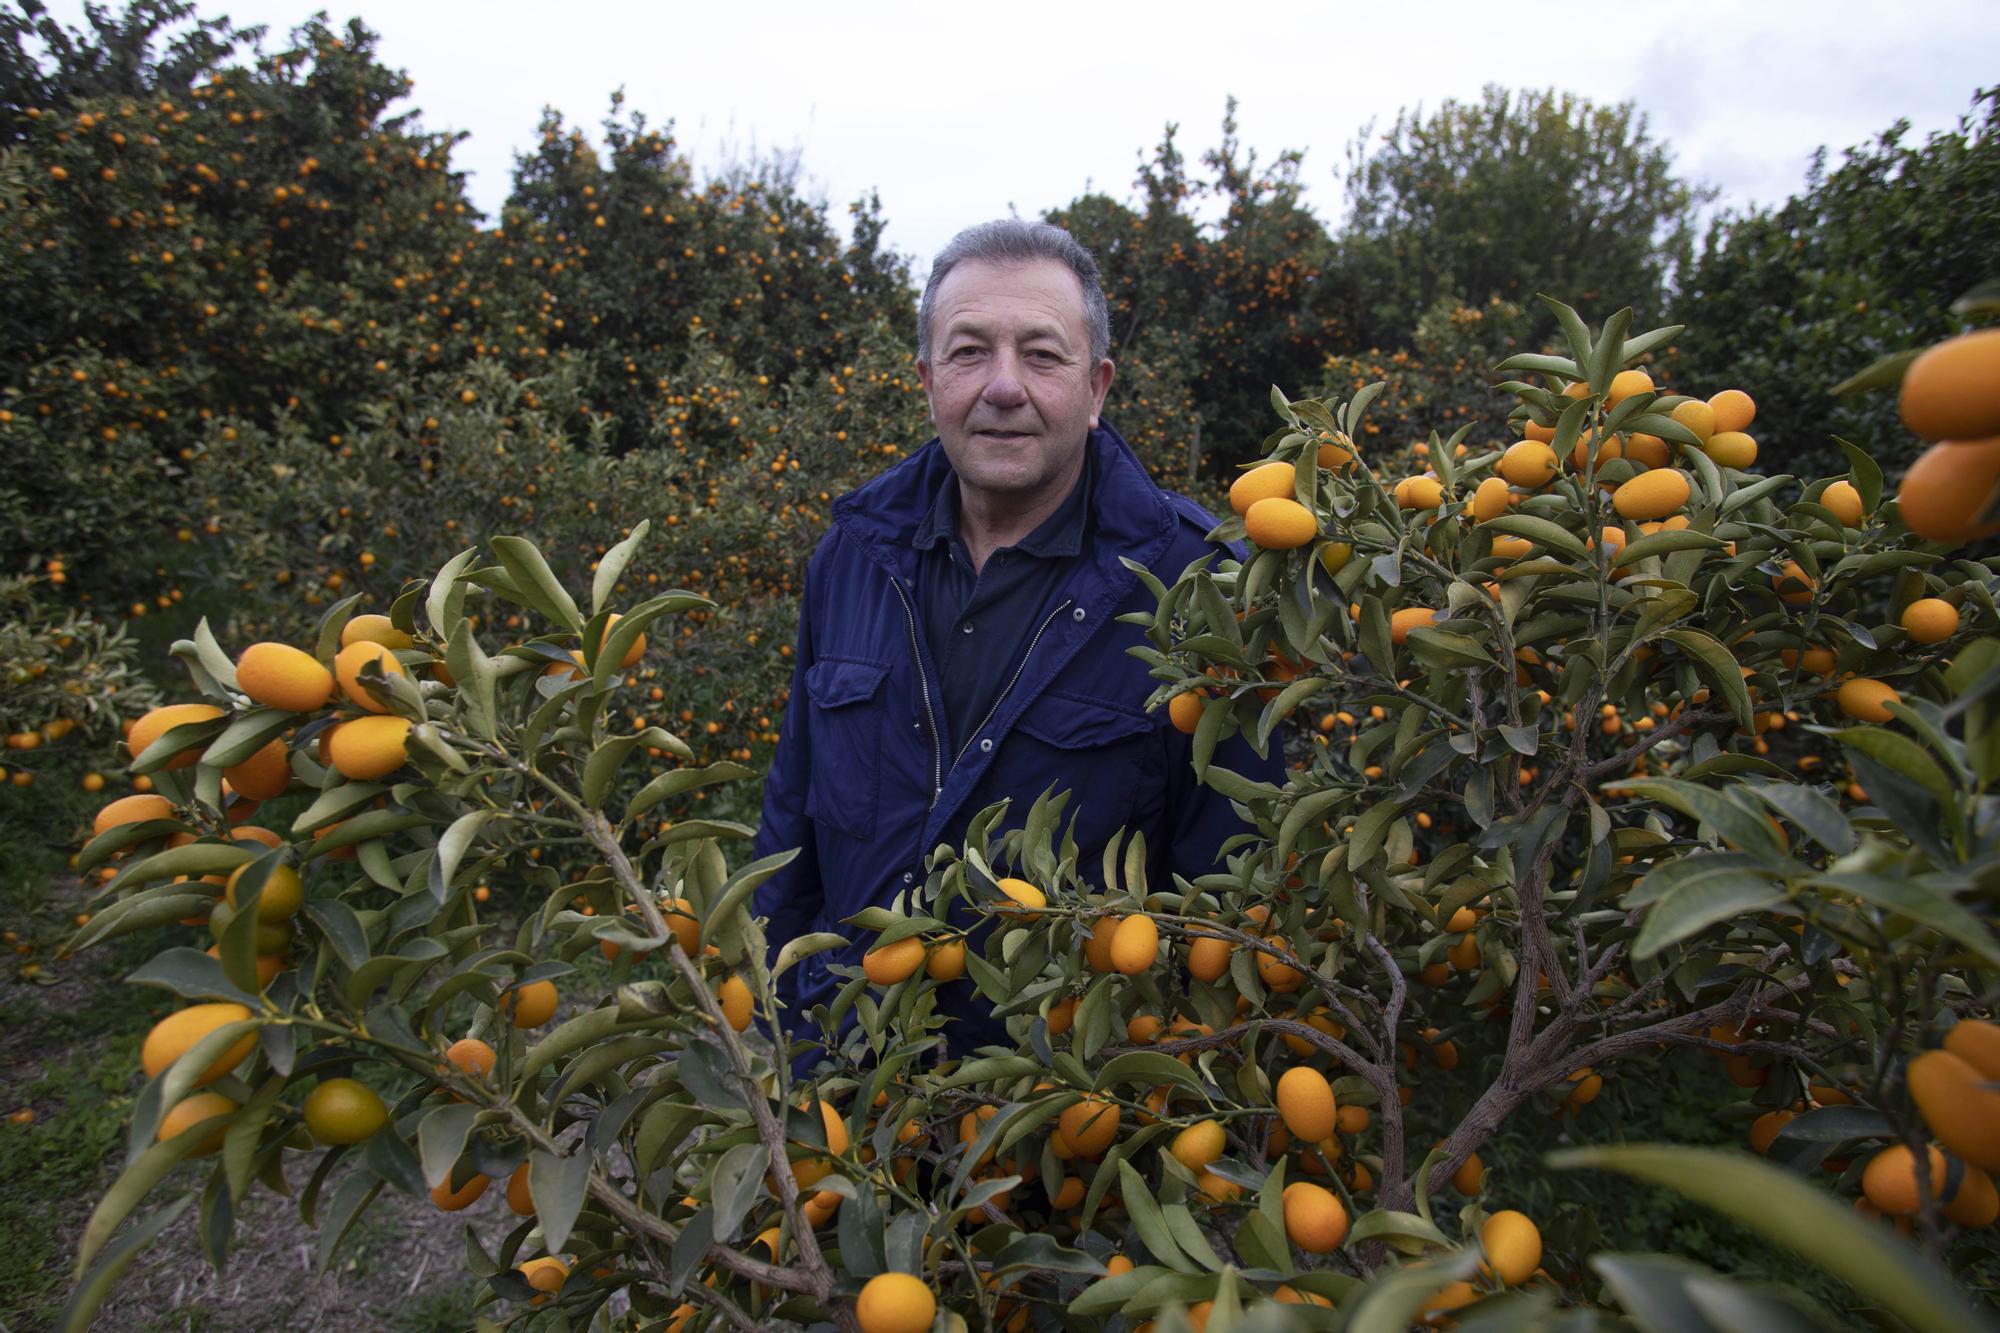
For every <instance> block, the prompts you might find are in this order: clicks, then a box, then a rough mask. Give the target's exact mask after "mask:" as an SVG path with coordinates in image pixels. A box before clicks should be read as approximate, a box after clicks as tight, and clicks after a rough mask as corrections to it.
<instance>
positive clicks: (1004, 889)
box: [995, 876, 1049, 921]
mask: <svg viewBox="0 0 2000 1333" xmlns="http://www.w3.org/2000/svg"><path fill="white" fill-rule="evenodd" d="M995 884H996V886H997V887H998V888H999V890H1000V892H1001V893H1002V894H1004V895H1006V896H1007V897H1008V898H1010V899H1012V900H1013V901H1014V902H1016V903H1019V904H1020V905H1021V907H1022V908H1023V909H1025V910H1023V911H1019V912H1007V913H1003V915H1005V916H1006V917H1008V918H1009V919H1010V920H1014V921H1021V920H1025V919H1027V918H1028V917H1030V916H1033V915H1035V914H1036V913H1038V912H1040V911H1041V909H1042V908H1044V907H1047V906H1048V905H1049V899H1048V895H1047V894H1045V893H1043V892H1042V891H1041V890H1040V889H1038V888H1036V887H1035V886H1034V885H1032V884H1030V883H1028V881H1027V880H1025V879H1015V878H1013V877H1012V876H1006V877H1003V878H1001V879H999V880H996V881H995Z"/></svg>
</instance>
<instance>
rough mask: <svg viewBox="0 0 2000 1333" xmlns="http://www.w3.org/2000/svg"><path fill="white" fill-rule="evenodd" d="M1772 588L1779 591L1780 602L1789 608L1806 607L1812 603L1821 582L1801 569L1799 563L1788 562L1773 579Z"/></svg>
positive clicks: (1794, 561)
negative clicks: (1814, 593)
mask: <svg viewBox="0 0 2000 1333" xmlns="http://www.w3.org/2000/svg"><path fill="white" fill-rule="evenodd" d="M1771 586H1772V587H1773V588H1775V589H1777V591H1778V600H1779V601H1781V602H1783V603H1785V604H1786V605H1787V606H1805V605H1807V604H1808V603H1810V602H1811V601H1812V599H1813V592H1814V591H1815V590H1816V589H1817V588H1818V587H1819V582H1818V580H1816V579H1814V578H1813V577H1812V576H1811V575H1810V574H1808V573H1806V572H1805V570H1803V569H1801V568H1800V567H1799V562H1798V561H1796V560H1787V561H1786V562H1785V563H1784V565H1783V566H1781V567H1780V568H1779V570H1778V572H1777V574H1776V576H1775V577H1773V578H1772V580H1771Z"/></svg>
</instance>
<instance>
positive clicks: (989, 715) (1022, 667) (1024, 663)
mask: <svg viewBox="0 0 2000 1333" xmlns="http://www.w3.org/2000/svg"><path fill="white" fill-rule="evenodd" d="M1071 600H1072V599H1070V598H1068V597H1065V598H1063V599H1062V601H1061V603H1059V604H1058V605H1057V607H1056V609H1055V610H1053V611H1051V612H1049V614H1048V615H1047V617H1045V618H1044V619H1043V621H1042V623H1041V626H1040V627H1039V628H1037V629H1036V630H1035V637H1034V638H1032V639H1030V640H1028V651H1027V652H1025V653H1022V654H1021V661H1020V664H1019V665H1017V666H1016V667H1015V668H1014V674H1013V676H1012V678H1010V679H1009V680H1008V682H1007V688H1006V689H1004V690H1002V691H1000V697H999V698H997V699H995V700H994V701H993V707H991V708H989V709H987V710H986V716H985V717H983V718H981V719H979V725H978V726H976V727H974V728H973V729H972V734H971V735H970V736H967V737H966V738H965V748H964V749H962V750H960V751H959V752H958V758H957V759H953V760H952V761H951V766H952V767H953V768H957V767H958V760H959V759H963V758H965V751H966V750H970V749H971V748H972V742H973V738H974V737H976V736H978V735H979V733H980V732H982V731H984V730H986V724H987V723H988V722H991V721H992V720H993V717H994V715H995V714H997V713H998V712H999V711H1000V705H1001V704H1003V703H1006V702H1007V696H1008V695H1010V694H1012V693H1013V692H1014V686H1015V685H1016V684H1018V683H1019V682H1020V679H1021V673H1022V672H1023V671H1026V670H1027V669H1028V659H1029V658H1031V657H1033V656H1034V655H1035V645H1036V644H1038V643H1040V642H1041V641H1042V634H1043V632H1044V631H1046V630H1047V629H1048V627H1049V622H1050V621H1052V620H1054V619H1055V618H1056V617H1057V616H1059V615H1061V614H1062V613H1063V611H1064V609H1065V608H1067V607H1068V606H1069V604H1070V601H1071ZM922 665H923V664H922V663H918V667H919V669H921V667H922ZM932 799H933V800H935V799H936V798H932Z"/></svg>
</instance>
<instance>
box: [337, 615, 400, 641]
mask: <svg viewBox="0 0 2000 1333" xmlns="http://www.w3.org/2000/svg"><path fill="white" fill-rule="evenodd" d="M357 643H379V644H381V645H382V646H383V647H384V648H414V647H416V640H415V639H412V638H411V637H410V636H409V635H407V634H405V633H403V631H401V630H399V629H397V628H396V625H395V622H394V621H392V620H390V619H389V617H387V616H381V615H363V616H355V617H354V618H353V619H351V620H349V621H348V622H347V623H346V624H345V625H342V626H341V627H340V646H341V647H343V648H350V647H352V646H353V645H355V644H357Z"/></svg>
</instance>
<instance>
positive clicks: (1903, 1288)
mask: <svg viewBox="0 0 2000 1333" xmlns="http://www.w3.org/2000/svg"><path fill="white" fill-rule="evenodd" d="M1548 1163H1549V1165H1550V1166H1553V1167H1555V1168H1556V1169H1557V1170H1559V1171H1568V1170H1577V1169H1584V1170H1606V1171H1618V1172H1622V1173H1623V1174H1625V1175H1628V1176H1633V1177H1636V1178H1638V1179H1640V1180H1645V1181H1649V1182H1651V1183H1652V1184H1655V1185H1659V1186H1662V1187H1664V1188H1666V1189H1670V1190H1672V1191H1674V1192H1675V1193H1676V1194H1679V1195H1682V1196H1683V1197H1685V1198H1689V1199H1693V1200H1694V1201H1695V1202H1697V1203H1701V1204H1705V1205H1706V1206H1708V1207H1710V1208H1713V1209H1715V1210H1717V1211H1718V1212H1721V1213H1724V1214H1726V1215H1727V1216H1729V1217H1731V1218H1733V1219H1735V1220H1736V1221H1737V1222H1738V1223H1740V1224H1742V1225H1743V1226H1745V1227H1747V1228H1749V1229H1750V1230H1752V1231H1755V1232H1757V1233H1758V1234H1760V1235H1762V1236H1763V1237H1765V1238H1766V1239H1767V1240H1770V1241H1771V1242H1773V1243H1775V1244H1777V1245H1782V1246H1784V1247H1785V1248H1786V1249H1789V1250H1791V1251H1793V1252H1794V1253H1796V1254H1798V1255H1800V1256H1801V1257H1803V1258H1804V1259H1805V1260H1806V1261H1807V1262H1809V1263H1812V1264H1813V1265H1815V1266H1816V1267H1818V1268H1819V1269H1820V1270H1821V1271H1822V1272H1825V1273H1827V1274H1830V1275H1831V1276H1834V1277H1836V1278H1839V1279H1840V1280H1841V1281H1843V1282H1845V1283H1847V1284H1848V1285H1849V1286H1851V1287H1853V1288H1854V1289H1855V1290H1856V1291H1858V1292H1860V1293H1861V1294H1862V1295H1863V1296H1866V1297H1868V1298H1870V1299H1871V1300H1874V1301H1876V1302H1878V1303H1879V1304H1880V1305H1882V1306H1883V1307H1884V1308H1886V1309H1887V1310H1888V1311H1889V1312H1890V1313H1892V1314H1894V1315H1895V1316H1896V1317H1897V1318H1899V1319H1901V1320H1902V1321H1903V1322H1904V1323H1905V1324H1908V1325H1909V1326H1910V1327H1911V1328H1913V1329H1916V1330H1919V1333H1964V1330H1967V1329H1979V1328H1990V1327H1991V1326H1992V1325H1991V1322H1990V1321H1989V1320H1988V1319H1987V1317H1986V1316H1985V1315H1984V1314H1983V1313H1981V1312H1980V1311H1979V1310H1978V1309H1976V1308H1974V1307H1973V1306H1972V1305H1971V1304H1970V1303H1969V1302H1968V1301H1967V1300H1966V1299H1965V1297H1964V1295H1963V1294H1962V1291H1961V1288H1960V1287H1959V1284H1958V1283H1957V1282H1956V1281H1954V1280H1953V1278H1952V1277H1951V1276H1950V1275H1949V1274H1947V1273H1946V1272H1944V1271H1943V1270H1942V1269H1939V1268H1936V1267H1934V1266H1932V1265H1931V1264H1930V1263H1928V1262H1927V1261H1926V1260H1924V1259H1923V1257H1922V1256H1921V1255H1919V1254H1918V1252H1917V1251H1915V1250H1914V1249H1911V1248H1910V1247H1909V1246H1907V1245H1902V1244H1899V1243H1898V1242H1897V1241H1896V1240H1895V1239H1894V1238H1893V1237H1892V1236H1891V1235H1890V1234H1889V1233H1888V1232H1887V1231H1886V1230H1885V1229H1883V1228H1881V1227H1878V1226H1876V1225H1874V1224H1873V1223H1870V1222H1868V1221H1866V1220H1864V1219H1863V1218H1861V1217H1858V1216H1857V1215H1856V1214H1855V1212H1854V1210H1853V1209H1852V1208H1849V1207H1847V1206H1846V1205H1845V1204H1844V1203H1841V1202H1839V1201H1836V1200H1835V1199H1834V1198H1833V1196H1832V1195H1830V1194H1828V1193H1826V1191H1824V1190H1822V1189H1819V1188H1817V1187H1815V1186H1814V1185H1811V1184H1808V1183H1807V1182H1806V1181H1804V1180H1802V1179H1800V1178H1799V1177H1797V1176H1795V1175H1793V1174H1792V1173H1791V1172H1789V1171H1786V1170H1784V1169H1783V1168H1781V1167H1776V1166H1772V1165H1771V1164H1769V1163H1768V1162H1763V1161H1760V1160H1758V1159H1757V1158H1756V1157H1754V1156H1752V1155H1750V1154H1749V1153H1744V1152H1732V1151H1723V1150H1720V1149H1714V1148H1683V1147H1677V1146H1673V1145H1667V1144H1626V1145H1621V1146H1615V1147H1602V1148H1571V1149H1568V1150H1566V1151H1561V1152H1554V1153H1550V1154H1549V1156H1548Z"/></svg>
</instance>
